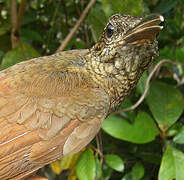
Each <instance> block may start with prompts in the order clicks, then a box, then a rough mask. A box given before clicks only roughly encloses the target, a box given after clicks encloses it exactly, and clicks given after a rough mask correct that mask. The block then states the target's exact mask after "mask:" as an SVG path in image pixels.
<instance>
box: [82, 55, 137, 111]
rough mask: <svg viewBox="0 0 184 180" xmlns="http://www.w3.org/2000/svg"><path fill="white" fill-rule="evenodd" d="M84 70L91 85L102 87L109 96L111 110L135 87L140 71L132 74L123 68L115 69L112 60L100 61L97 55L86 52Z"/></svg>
mask: <svg viewBox="0 0 184 180" xmlns="http://www.w3.org/2000/svg"><path fill="white" fill-rule="evenodd" d="M85 59H86V62H85V70H86V72H87V73H88V76H89V77H90V78H91V79H90V82H92V84H93V86H95V87H99V88H102V89H104V90H105V91H106V93H107V94H108V95H109V97H110V101H111V109H112V111H113V110H114V109H115V108H116V107H118V106H119V105H120V104H121V102H122V101H123V100H124V98H125V97H126V96H127V95H128V94H129V92H130V91H131V89H132V88H134V87H135V85H136V83H137V81H138V79H139V77H140V73H139V71H136V72H135V73H134V74H132V73H131V72H127V71H126V70H125V69H121V70H120V69H119V70H118V69H117V67H115V64H114V62H116V61H119V59H117V60H116V58H115V59H114V62H109V63H107V62H101V61H100V59H99V58H98V56H94V54H90V53H89V54H88V55H87V56H86V58H85Z"/></svg>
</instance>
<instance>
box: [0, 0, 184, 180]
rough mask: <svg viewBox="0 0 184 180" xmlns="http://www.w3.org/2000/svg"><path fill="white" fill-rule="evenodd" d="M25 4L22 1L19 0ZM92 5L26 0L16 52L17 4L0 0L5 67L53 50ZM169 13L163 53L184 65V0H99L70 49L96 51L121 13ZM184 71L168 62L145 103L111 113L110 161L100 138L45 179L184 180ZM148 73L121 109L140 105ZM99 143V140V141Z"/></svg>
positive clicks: (75, 0)
mask: <svg viewBox="0 0 184 180" xmlns="http://www.w3.org/2000/svg"><path fill="white" fill-rule="evenodd" d="M17 2H18V4H19V5H20V2H21V0H18V1H17ZM87 3H88V2H87V1H84V0H82V1H79V0H68V1H64V0H56V1H51V0H48V1H46V0H27V4H26V8H25V9H26V10H25V13H24V16H23V20H22V26H21V41H22V44H20V45H19V46H18V47H16V48H15V49H11V36H10V34H11V24H10V19H11V14H10V0H0V10H1V16H0V39H1V41H0V63H1V69H4V68H7V67H8V66H11V65H13V64H15V63H18V62H20V61H23V60H26V59H29V58H33V57H38V56H40V55H42V56H43V55H47V54H52V53H54V52H55V51H56V50H57V48H58V47H59V45H60V44H61V43H62V41H63V39H64V38H65V37H66V35H67V34H68V32H69V31H70V30H71V29H72V27H73V26H74V24H75V23H76V21H77V20H78V19H79V17H80V15H81V14H82V12H83V10H84V8H85V7H86V5H87ZM152 12H153V13H156V12H158V13H162V14H163V15H164V16H165V24H164V29H163V31H162V32H161V34H160V36H159V49H160V56H159V58H157V60H156V61H155V62H154V63H155V64H156V63H157V62H159V61H160V60H162V59H171V60H172V61H173V62H184V36H183V33H184V23H183V22H184V1H183V0H151V1H150V0H116V1H114V0H98V1H97V2H96V4H95V6H94V7H93V8H92V9H91V11H90V13H89V14H88V17H87V19H86V21H85V22H84V23H83V24H82V25H81V26H80V28H79V29H78V31H77V33H76V35H75V37H73V39H72V40H71V41H70V43H69V44H68V46H67V48H66V50H67V49H80V48H87V47H90V46H92V45H93V44H94V42H96V41H97V40H98V38H99V35H100V33H101V32H102V31H103V28H104V25H105V23H106V21H107V19H108V17H109V16H110V15H112V14H114V13H126V14H133V15H144V14H148V13H152ZM183 75H184V71H183V67H182V66H181V65H177V66H173V65H169V64H165V65H164V67H161V68H160V70H159V71H158V72H157V73H156V75H155V78H154V80H152V81H151V84H150V86H149V91H148V94H147V96H146V98H145V100H144V102H143V103H142V104H141V105H140V106H139V107H137V108H136V109H135V110H132V111H129V112H123V113H120V114H119V115H111V116H109V117H108V118H107V119H106V120H105V121H104V124H103V130H102V132H101V136H102V140H103V152H101V153H103V156H102V154H101V153H99V150H100V149H99V147H98V148H97V149H98V150H96V148H95V146H96V143H95V141H94V142H92V143H91V144H90V146H89V147H87V148H86V149H85V150H83V151H81V152H79V153H78V154H76V155H74V156H70V157H65V158H63V159H61V160H58V161H56V162H54V163H52V164H51V165H50V166H46V167H44V168H42V169H41V170H40V171H39V174H41V175H44V176H46V177H48V178H49V179H51V180H56V179H60V178H64V177H66V176H67V177H68V179H69V180H76V179H77V178H78V179H79V180H92V179H104V180H108V179H111V180H119V179H122V180H139V179H143V180H149V179H160V180H172V179H176V180H183V179H184V116H183V115H184V113H183V109H184V101H183V100H184V99H183V95H184V86H183V83H184V76H183ZM147 78H148V73H144V75H143V76H142V78H141V79H140V81H139V83H138V85H137V87H136V88H135V89H134V90H133V92H132V93H131V94H130V95H129V97H128V98H127V99H126V101H124V103H123V104H122V105H121V107H120V109H121V108H125V107H129V106H131V105H133V104H134V103H135V102H136V101H137V100H138V99H139V98H140V96H141V95H142V94H143V92H144V87H145V83H146V80H147ZM97 144H99V142H98V143H97Z"/></svg>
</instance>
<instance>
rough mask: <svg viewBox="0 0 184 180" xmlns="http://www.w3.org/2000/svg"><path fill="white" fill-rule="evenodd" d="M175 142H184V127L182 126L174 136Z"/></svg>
mask: <svg viewBox="0 0 184 180" xmlns="http://www.w3.org/2000/svg"><path fill="white" fill-rule="evenodd" d="M173 140H174V142H175V143H178V144H184V127H182V129H181V131H180V132H179V133H178V134H177V135H176V136H175V137H174V139H173Z"/></svg>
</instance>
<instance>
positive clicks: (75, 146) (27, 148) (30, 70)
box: [0, 14, 163, 180]
mask: <svg viewBox="0 0 184 180" xmlns="http://www.w3.org/2000/svg"><path fill="white" fill-rule="evenodd" d="M161 21H163V17H162V16H160V15H150V16H148V17H146V18H141V17H132V16H128V15H120V14H117V15H114V16H112V17H111V18H110V19H109V22H108V23H107V26H106V27H105V29H104V32H103V34H102V36H101V38H100V40H99V42H98V43H96V44H95V45H94V46H93V47H92V48H90V49H85V50H71V51H63V52H59V53H56V54H54V55H51V56H45V57H40V58H35V59H31V60H28V61H25V62H22V63H19V64H17V65H14V66H12V67H10V68H8V69H6V70H3V71H1V72H0V179H3V180H6V179H21V178H24V177H26V176H27V175H29V174H31V173H32V172H34V171H36V170H37V169H39V168H40V167H42V166H44V165H46V164H48V163H51V162H52V161H54V160H56V159H58V158H61V157H62V156H65V155H68V154H73V153H76V152H78V151H79V150H81V149H82V148H83V147H84V146H86V145H87V144H88V143H89V142H90V141H91V140H92V139H93V138H94V136H95V135H96V134H97V133H98V131H99V129H100V127H101V125H102V122H103V120H104V119H105V118H106V117H107V116H108V115H109V114H110V113H111V112H112V111H114V109H115V108H116V107H118V106H119V105H120V104H121V102H122V101H123V99H124V98H125V97H126V96H127V95H128V94H129V92H130V91H131V89H132V88H133V87H135V85H136V83H137V81H138V79H139V78H140V76H141V74H142V73H143V71H145V70H146V69H147V68H148V66H149V65H150V64H151V63H152V62H153V60H154V59H155V57H157V56H158V47H157V41H156V40H155V36H156V34H157V33H158V32H160V30H161V29H162V26H160V25H159V23H160V22H161ZM114 123H116V122H114Z"/></svg>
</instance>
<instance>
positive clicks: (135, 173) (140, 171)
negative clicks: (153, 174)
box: [131, 162, 144, 180]
mask: <svg viewBox="0 0 184 180" xmlns="http://www.w3.org/2000/svg"><path fill="white" fill-rule="evenodd" d="M131 175H132V180H139V179H142V178H143V176H144V166H143V164H142V163H140V162H137V163H136V164H135V165H134V166H133V168H132V171H131Z"/></svg>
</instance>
